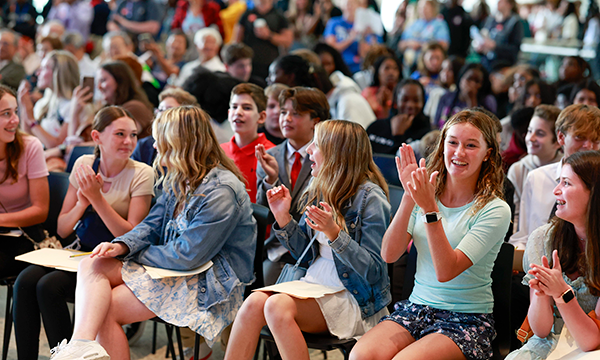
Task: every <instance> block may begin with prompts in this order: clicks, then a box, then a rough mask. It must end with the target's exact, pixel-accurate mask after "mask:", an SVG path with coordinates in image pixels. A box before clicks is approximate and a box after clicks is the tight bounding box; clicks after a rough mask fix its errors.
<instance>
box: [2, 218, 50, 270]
mask: <svg viewBox="0 0 600 360" xmlns="http://www.w3.org/2000/svg"><path fill="white" fill-rule="evenodd" d="M23 231H25V232H27V234H28V235H29V237H30V238H32V239H33V240H35V241H42V240H43V239H44V233H43V230H42V227H41V226H40V225H34V226H29V227H26V228H23ZM30 251H33V244H32V243H31V241H30V240H28V239H27V238H25V236H20V237H12V236H2V235H0V277H7V276H16V275H19V272H21V270H23V269H25V268H26V267H27V266H28V264H27V263H26V262H23V261H18V260H15V256H18V255H21V254H25V253H27V252H30Z"/></svg>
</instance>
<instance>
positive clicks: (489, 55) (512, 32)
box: [474, 0, 524, 70]
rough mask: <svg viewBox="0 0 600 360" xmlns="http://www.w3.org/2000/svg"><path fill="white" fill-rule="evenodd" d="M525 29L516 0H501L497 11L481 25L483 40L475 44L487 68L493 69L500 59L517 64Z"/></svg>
mask: <svg viewBox="0 0 600 360" xmlns="http://www.w3.org/2000/svg"><path fill="white" fill-rule="evenodd" d="M523 31H524V30H523V23H522V22H521V18H520V17H519V15H518V14H517V3H516V0H499V1H498V6H497V10H496V13H495V14H494V15H491V16H488V17H487V19H486V20H485V22H484V23H483V26H482V27H481V35H482V36H483V41H481V42H480V43H478V44H474V47H475V49H476V51H477V52H478V53H479V54H481V55H482V56H481V63H482V64H483V65H484V66H485V68H486V69H488V70H491V69H492V67H493V66H494V65H495V63H496V62H498V61H507V62H508V63H510V64H512V65H514V64H516V63H517V56H518V55H519V50H520V49H521V41H522V40H523Z"/></svg>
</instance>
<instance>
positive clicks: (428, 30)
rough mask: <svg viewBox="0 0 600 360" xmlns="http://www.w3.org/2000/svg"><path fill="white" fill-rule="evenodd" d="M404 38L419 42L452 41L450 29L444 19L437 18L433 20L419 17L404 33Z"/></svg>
mask: <svg viewBox="0 0 600 360" xmlns="http://www.w3.org/2000/svg"><path fill="white" fill-rule="evenodd" d="M402 40H416V41H419V42H428V41H432V40H435V41H445V42H446V43H450V30H448V24H446V22H445V21H444V20H443V19H439V18H435V19H433V20H431V21H425V20H423V19H418V20H416V21H415V22H414V23H412V25H411V26H409V27H408V29H406V30H404V33H402Z"/></svg>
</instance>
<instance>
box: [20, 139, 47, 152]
mask: <svg viewBox="0 0 600 360" xmlns="http://www.w3.org/2000/svg"><path fill="white" fill-rule="evenodd" d="M23 148H24V150H25V151H26V152H28V151H36V150H41V151H44V145H42V142H41V141H40V139H38V138H37V137H35V136H31V135H23Z"/></svg>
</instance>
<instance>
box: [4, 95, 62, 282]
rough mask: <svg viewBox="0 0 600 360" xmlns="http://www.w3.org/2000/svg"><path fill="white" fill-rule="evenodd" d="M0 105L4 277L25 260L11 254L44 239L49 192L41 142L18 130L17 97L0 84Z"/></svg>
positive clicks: (18, 269) (25, 249) (28, 247)
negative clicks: (0, 111) (11, 231)
mask: <svg viewBox="0 0 600 360" xmlns="http://www.w3.org/2000/svg"><path fill="white" fill-rule="evenodd" d="M0 108H1V109H2V115H1V116H0V159H1V160H0V204H1V205H0V229H1V230H2V233H0V240H2V250H0V277H2V278H4V277H7V276H15V275H17V274H19V272H20V271H21V270H22V269H24V268H26V267H27V263H24V262H22V261H17V260H15V256H17V255H21V254H23V253H26V252H29V251H32V250H33V243H32V241H35V242H40V241H42V240H43V239H44V232H43V229H42V226H41V225H39V224H41V223H43V222H44V221H45V220H46V217H47V216H48V207H49V203H50V195H49V190H48V170H47V168H46V161H45V160H44V149H43V147H42V143H41V142H40V141H39V140H38V139H37V138H36V137H34V136H29V135H27V134H24V133H22V132H21V130H20V129H19V116H18V113H17V108H18V105H17V96H16V94H15V93H14V91H13V90H12V89H10V88H8V87H7V86H6V85H0ZM17 228H20V229H21V230H18V229H17ZM14 229H17V230H15V231H13V234H10V235H15V236H8V235H5V234H6V233H7V232H8V231H10V230H14ZM19 231H21V235H19V233H18V232H19Z"/></svg>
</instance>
